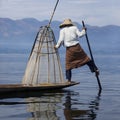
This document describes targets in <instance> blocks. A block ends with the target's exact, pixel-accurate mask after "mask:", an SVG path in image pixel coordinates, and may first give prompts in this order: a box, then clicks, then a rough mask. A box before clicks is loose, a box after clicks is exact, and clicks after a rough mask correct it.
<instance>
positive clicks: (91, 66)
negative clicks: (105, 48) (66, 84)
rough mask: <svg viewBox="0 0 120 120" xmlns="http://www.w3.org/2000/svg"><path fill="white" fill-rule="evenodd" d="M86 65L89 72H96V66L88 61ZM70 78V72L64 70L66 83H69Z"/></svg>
mask: <svg viewBox="0 0 120 120" xmlns="http://www.w3.org/2000/svg"><path fill="white" fill-rule="evenodd" d="M86 65H88V67H89V69H90V70H91V72H95V71H96V70H98V68H97V66H96V65H95V63H94V62H93V61H92V60H90V61H89V62H87V63H86ZM71 78H72V70H71V69H70V70H66V79H67V80H68V81H71Z"/></svg>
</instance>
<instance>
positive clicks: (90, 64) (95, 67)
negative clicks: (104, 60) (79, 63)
mask: <svg viewBox="0 0 120 120" xmlns="http://www.w3.org/2000/svg"><path fill="white" fill-rule="evenodd" d="M86 64H87V65H88V67H89V68H90V70H91V72H96V70H98V68H97V66H96V65H95V63H94V62H93V61H92V60H90V61H89V62H87V63H86Z"/></svg>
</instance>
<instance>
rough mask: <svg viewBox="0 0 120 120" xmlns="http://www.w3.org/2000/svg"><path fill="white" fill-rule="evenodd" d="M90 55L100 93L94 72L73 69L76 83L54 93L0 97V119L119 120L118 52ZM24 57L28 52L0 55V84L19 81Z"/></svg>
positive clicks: (119, 56)
mask: <svg viewBox="0 0 120 120" xmlns="http://www.w3.org/2000/svg"><path fill="white" fill-rule="evenodd" d="M94 57H95V61H96V64H97V65H98V67H99V69H100V71H101V73H100V80H101V84H102V87H103V90H102V92H101V93H99V89H98V84H97V80H96V78H95V76H94V74H92V73H90V70H89V69H88V67H87V66H84V67H82V68H79V69H75V70H73V80H74V81H79V82H80V84H79V85H76V86H73V87H69V88H66V89H64V90H61V91H56V92H47V93H41V92H35V93H23V95H16V97H13V95H12V94H11V95H9V96H8V97H4V95H2V96H0V120H120V55H119V54H103V53H98V54H95V55H94ZM27 58H28V54H18V53H16V54H13V53H9V54H0V83H1V84H7V83H21V80H22V77H23V75H24V70H25V67H26V63H27ZM63 62H64V61H63ZM63 66H64V65H63Z"/></svg>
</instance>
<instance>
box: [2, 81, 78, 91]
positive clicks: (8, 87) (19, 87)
mask: <svg viewBox="0 0 120 120" xmlns="http://www.w3.org/2000/svg"><path fill="white" fill-rule="evenodd" d="M77 84H79V82H71V83H68V82H65V83H56V84H50V83H45V84H38V85H30V84H29V85H25V84H3V85H0V92H14V91H15V92H21V91H38V90H39V91H45V90H56V89H63V88H66V87H70V86H74V85H77Z"/></svg>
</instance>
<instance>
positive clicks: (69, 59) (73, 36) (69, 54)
mask: <svg viewBox="0 0 120 120" xmlns="http://www.w3.org/2000/svg"><path fill="white" fill-rule="evenodd" d="M59 27H60V33H59V39H58V42H57V44H56V45H55V49H58V48H59V47H60V46H61V45H62V44H63V45H64V46H65V47H66V79H67V80H68V82H71V78H72V69H74V68H78V67H81V66H83V65H88V66H89V68H90V70H91V72H95V74H96V75H99V70H98V68H97V66H96V65H95V63H94V62H93V61H92V60H91V59H90V58H89V57H88V56H87V54H86V53H85V52H84V50H83V49H82V47H81V46H80V44H79V37H83V36H84V35H85V34H86V28H84V27H83V28H82V31H79V29H78V28H77V26H75V25H74V24H73V22H72V21H71V19H65V20H64V21H63V23H61V24H60V26H59Z"/></svg>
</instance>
